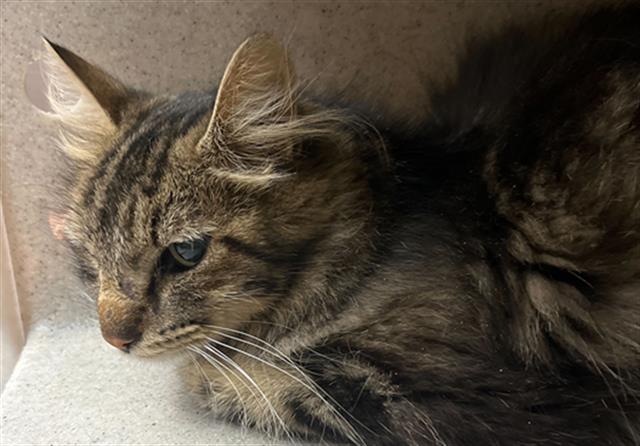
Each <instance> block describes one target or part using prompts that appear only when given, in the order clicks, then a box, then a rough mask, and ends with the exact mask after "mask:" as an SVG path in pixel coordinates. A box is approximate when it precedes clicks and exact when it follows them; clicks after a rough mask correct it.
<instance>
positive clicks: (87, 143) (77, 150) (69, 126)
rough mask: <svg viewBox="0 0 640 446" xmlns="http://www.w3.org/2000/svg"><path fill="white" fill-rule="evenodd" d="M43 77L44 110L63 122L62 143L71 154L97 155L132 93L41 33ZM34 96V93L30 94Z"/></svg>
mask: <svg viewBox="0 0 640 446" xmlns="http://www.w3.org/2000/svg"><path fill="white" fill-rule="evenodd" d="M42 40H43V42H44V45H45V48H46V55H45V57H44V59H43V60H42V62H41V64H40V70H41V71H40V79H41V82H42V85H41V86H40V87H39V88H41V89H44V92H45V93H46V102H48V103H47V104H46V105H45V108H44V109H43V107H39V108H41V110H42V109H43V111H45V112H46V113H47V114H49V115H50V116H52V117H54V118H56V119H57V120H58V121H59V122H60V124H61V132H60V133H61V142H62V147H63V149H64V150H65V152H67V153H68V154H69V155H70V156H71V157H72V158H75V159H81V160H85V161H91V160H94V159H96V157H97V156H98V153H97V152H96V151H97V150H99V148H100V142H101V141H103V140H104V138H106V137H108V136H109V135H112V134H113V133H114V132H115V130H116V129H117V126H118V125H119V124H120V122H121V119H122V114H123V111H124V109H125V108H126V107H127V105H128V103H129V102H130V101H131V99H132V97H133V95H132V93H131V92H130V90H128V89H127V88H126V87H125V86H124V85H123V84H122V83H121V82H120V81H118V80H116V79H115V78H113V77H112V76H110V75H108V74H107V73H106V72H104V71H103V70H102V69H100V68H98V67H96V66H93V65H91V64H90V63H89V62H87V61H85V60H84V59H82V58H81V57H79V56H77V55H76V54H74V53H72V52H71V51H69V50H68V49H66V48H64V47H62V46H60V45H57V44H55V43H53V42H51V41H49V40H47V39H46V38H45V37H42ZM30 96H31V97H33V95H32V94H31V95H30Z"/></svg>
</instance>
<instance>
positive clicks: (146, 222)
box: [73, 93, 212, 246]
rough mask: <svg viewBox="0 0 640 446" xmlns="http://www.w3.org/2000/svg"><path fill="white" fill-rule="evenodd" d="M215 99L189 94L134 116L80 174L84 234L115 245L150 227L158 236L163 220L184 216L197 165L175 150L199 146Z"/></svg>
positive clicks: (79, 222)
mask: <svg viewBox="0 0 640 446" xmlns="http://www.w3.org/2000/svg"><path fill="white" fill-rule="evenodd" d="M211 100H212V99H211V96H210V95H207V94H194V93H187V94H184V95H181V96H178V97H174V98H168V99H161V100H155V101H153V102H150V103H148V104H145V105H144V106H143V107H141V108H140V110H137V111H136V112H135V113H133V114H132V115H131V116H129V117H128V121H126V122H124V123H123V125H122V130H121V131H120V133H119V134H118V135H116V136H115V137H114V138H113V140H112V141H111V142H110V144H109V146H108V147H107V148H106V149H105V150H104V154H103V155H102V157H101V158H100V159H99V160H98V162H97V163H96V164H95V165H93V166H91V168H88V169H86V171H85V172H83V173H82V175H79V176H78V177H77V181H78V183H77V184H76V192H75V193H74V200H73V201H74V203H73V210H74V217H75V226H76V229H77V230H79V231H80V232H81V234H82V235H83V236H84V238H88V239H90V240H92V241H97V240H99V241H101V242H102V243H101V244H103V243H104V244H107V245H110V246H113V245H114V244H115V242H116V241H121V240H127V239H131V238H141V237H142V236H143V235H144V233H145V232H148V233H150V237H151V238H152V239H155V238H157V234H154V231H158V228H157V227H156V226H157V225H158V224H159V223H160V220H163V221H162V223H166V222H165V220H167V219H168V218H170V217H173V218H174V219H175V220H179V219H180V215H176V214H179V212H180V208H188V207H189V198H190V197H193V196H194V192H195V191H193V190H188V187H187V186H188V184H186V183H188V180H189V178H188V177H189V175H190V174H192V170H193V169H194V166H190V165H188V164H187V163H184V162H176V154H175V152H176V150H180V149H181V148H182V149H183V150H184V149H185V147H187V148H188V147H189V146H193V145H195V143H196V141H197V135H194V133H198V132H199V127H203V129H204V125H206V115H207V113H208V112H209V110H208V109H209V107H210V104H211ZM154 241H157V240H154Z"/></svg>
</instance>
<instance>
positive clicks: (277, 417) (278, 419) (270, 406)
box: [204, 338, 294, 442]
mask: <svg viewBox="0 0 640 446" xmlns="http://www.w3.org/2000/svg"><path fill="white" fill-rule="evenodd" d="M207 339H209V338H207ZM204 347H205V348H206V349H207V350H209V351H210V352H211V353H213V354H215V355H216V356H218V357H220V358H222V359H223V360H224V361H226V362H227V363H228V364H229V365H231V366H232V367H234V368H235V369H236V370H237V371H238V372H239V373H240V374H241V375H242V376H243V377H245V378H246V379H247V381H248V382H250V383H251V384H252V385H253V386H254V387H255V388H256V390H257V391H258V393H260V396H262V398H263V399H264V401H265V403H266V404H267V408H268V409H269V411H270V412H271V414H272V416H273V418H274V421H275V422H276V424H278V423H279V424H280V426H281V427H282V429H283V432H284V433H285V435H287V437H288V438H289V439H290V440H291V441H292V442H293V441H294V439H293V436H292V435H291V433H290V432H289V430H288V428H287V425H286V424H285V422H284V420H283V419H282V418H281V417H280V415H279V414H278V412H277V411H276V409H275V407H274V406H273V404H272V403H271V401H269V398H268V397H267V395H266V394H265V393H264V392H263V390H262V388H261V387H260V386H259V385H258V383H257V382H256V381H255V380H254V379H253V378H251V376H250V375H249V374H248V373H247V372H246V371H245V370H244V369H243V368H242V367H240V366H239V365H238V364H237V363H236V362H235V361H234V360H233V359H231V358H230V357H229V356H227V355H225V354H224V353H222V352H221V351H220V350H218V349H216V348H214V347H213V346H211V345H208V344H207V345H205V346H204Z"/></svg>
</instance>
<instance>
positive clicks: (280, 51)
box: [200, 34, 296, 147]
mask: <svg viewBox="0 0 640 446" xmlns="http://www.w3.org/2000/svg"><path fill="white" fill-rule="evenodd" d="M293 78H294V75H293V70H292V67H291V65H290V62H289V56H288V54H287V51H286V50H285V48H284V47H283V46H282V45H280V43H279V42H278V41H277V40H275V39H274V38H273V37H271V36H269V35H266V34H258V35H256V36H253V37H250V38H249V39H247V40H245V41H244V42H243V43H242V44H241V45H240V46H239V47H238V49H237V50H236V51H235V53H234V54H233V56H232V58H231V61H230V62H229V64H228V65H227V68H226V70H225V72H224V75H223V77H222V81H221V83H220V86H219V88H218V94H217V97H216V102H215V105H214V108H213V113H212V115H211V118H210V121H209V126H208V128H207V132H206V134H205V135H204V137H203V138H202V140H201V143H200V146H201V147H202V146H210V145H211V144H212V143H214V140H215V139H216V138H218V139H219V138H223V139H224V140H225V141H226V142H229V141H231V140H233V141H236V142H239V141H238V139H239V138H240V139H241V138H242V136H243V135H245V134H247V133H248V132H247V130H248V129H250V128H251V127H252V126H254V125H256V124H260V125H264V124H274V123H285V122H289V121H291V120H292V119H294V118H295V114H296V110H295V103H294V99H293V90H294V87H293Z"/></svg>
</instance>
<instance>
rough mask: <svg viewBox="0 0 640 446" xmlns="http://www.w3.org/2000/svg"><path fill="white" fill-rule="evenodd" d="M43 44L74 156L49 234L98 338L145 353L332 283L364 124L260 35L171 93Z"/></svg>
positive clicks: (358, 240) (345, 251)
mask: <svg viewBox="0 0 640 446" xmlns="http://www.w3.org/2000/svg"><path fill="white" fill-rule="evenodd" d="M47 46H48V48H49V53H50V60H49V63H48V68H47V69H46V73H47V76H48V79H49V95H48V97H49V101H50V103H51V109H52V110H53V115H54V116H55V117H56V118H57V119H58V120H59V121H60V125H61V130H62V131H61V135H62V146H63V148H64V150H65V151H66V153H67V154H68V155H69V157H70V158H71V159H72V160H73V162H74V165H75V169H74V173H73V176H72V180H71V184H70V185H69V188H68V189H69V193H68V197H66V209H65V211H64V212H63V214H62V215H63V219H62V220H61V221H62V228H63V231H64V238H65V239H66V240H67V241H68V242H69V245H70V246H71V248H72V251H73V253H74V254H75V256H76V257H77V259H78V264H79V271H80V272H81V274H82V276H83V277H84V278H85V279H86V281H87V282H88V283H89V285H90V286H93V287H94V288H95V291H96V294H97V306H98V313H99V319H100V326H101V329H102V334H103V336H104V337H105V339H106V340H107V341H109V342H110V343H111V344H113V345H115V346H117V347H119V348H121V349H122V350H125V351H131V352H134V353H138V354H143V355H150V354H155V353H160V352H163V351H167V350H171V349H175V348H181V347H184V346H186V345H189V344H192V343H194V342H198V341H199V340H201V339H203V338H204V337H206V336H212V333H214V332H215V330H216V327H217V328H218V329H221V328H231V329H233V328H238V327H241V326H244V325H245V324H247V323H249V322H251V321H262V322H264V321H267V320H268V321H270V323H272V324H275V321H277V320H279V321H280V322H283V321H295V320H297V319H302V318H303V317H304V313H305V311H317V310H313V309H312V308H314V305H311V302H305V299H313V297H312V296H313V295H314V293H315V295H316V299H317V296H321V295H327V296H328V295H331V293H328V292H325V291H326V290H325V288H326V289H329V288H330V287H331V283H330V282H331V280H332V277H331V275H332V274H333V272H334V271H342V272H345V271H347V272H348V271H349V266H348V265H346V264H345V262H348V259H349V257H350V256H352V255H361V256H364V255H365V248H364V247H365V246H366V245H367V239H368V233H369V232H370V230H371V228H372V218H373V217H372V209H371V206H372V200H371V189H370V184H369V180H368V176H369V173H368V169H369V168H370V165H369V167H368V163H367V162H365V161H364V158H366V156H364V155H362V154H361V153H359V149H358V147H359V146H361V142H362V141H361V140H360V139H361V138H365V139H366V138H368V137H369V136H372V135H371V132H370V131H367V130H366V129H364V128H362V127H361V126H359V125H358V124H354V122H355V121H354V120H353V119H352V118H350V117H347V116H346V115H344V114H343V113H342V112H340V111H337V110H333V109H327V108H323V107H320V106H318V105H317V104H315V103H311V102H305V101H302V100H301V99H300V97H299V94H298V90H297V89H296V88H295V87H294V82H293V72H292V68H291V64H290V63H289V60H288V56H287V53H286V51H285V50H284V48H283V47H281V46H280V45H279V44H278V43H277V42H276V41H274V40H273V39H272V38H270V37H268V36H262V35H261V36H256V37H253V38H250V39H248V40H247V41H246V42H245V43H243V44H242V45H241V46H240V47H239V48H238V50H237V51H236V52H235V54H234V55H233V57H232V59H231V61H230V62H229V65H228V66H227V68H226V71H225V73H224V76H223V78H222V81H221V82H220V84H219V87H218V88H217V89H216V93H215V94H214V93H206V92H201V93H185V94H181V95H177V96H172V97H154V96H152V95H150V94H148V93H144V92H140V91H137V90H133V89H131V88H128V87H127V86H125V85H124V84H123V83H121V82H120V81H119V80H117V79H115V78H114V77H112V76H111V75H109V74H107V73H106V72H105V71H103V70H101V69H99V68H97V67H95V66H93V65H91V64H89V63H88V62H86V61H85V60H83V59H82V58H80V57H79V56H77V55H75V54H74V53H72V52H70V51H69V50H67V49H65V48H63V47H60V46H58V45H55V44H52V43H50V42H47ZM358 140H360V141H359V142H358ZM373 145H375V144H373ZM376 147H377V148H379V146H376ZM367 156H368V155H367ZM358 250H360V251H359V253H358ZM307 304H309V305H307ZM315 304H317V302H315ZM316 306H317V305H316ZM291 323H294V322H291Z"/></svg>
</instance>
